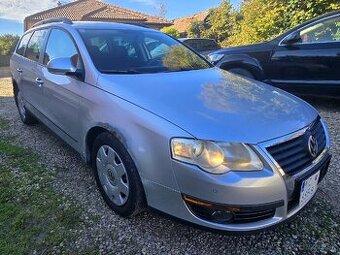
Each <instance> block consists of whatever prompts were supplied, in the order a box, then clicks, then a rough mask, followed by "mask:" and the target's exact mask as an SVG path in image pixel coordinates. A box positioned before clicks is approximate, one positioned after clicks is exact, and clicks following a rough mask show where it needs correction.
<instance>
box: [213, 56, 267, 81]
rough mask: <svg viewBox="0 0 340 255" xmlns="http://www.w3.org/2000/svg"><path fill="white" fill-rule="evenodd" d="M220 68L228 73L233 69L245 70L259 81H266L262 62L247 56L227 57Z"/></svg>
mask: <svg viewBox="0 0 340 255" xmlns="http://www.w3.org/2000/svg"><path fill="white" fill-rule="evenodd" d="M219 67H220V68H221V69H223V70H226V71H228V70H229V69H231V68H243V69H246V70H247V71H249V72H251V73H252V74H253V75H254V77H255V78H256V79H257V80H260V81H262V80H264V72H263V68H262V66H261V64H260V62H259V61H258V60H257V59H255V58H252V57H250V56H248V55H245V54H237V55H229V56H226V57H225V58H224V59H223V60H222V62H221V64H220V65H219Z"/></svg>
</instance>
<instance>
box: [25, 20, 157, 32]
mask: <svg viewBox="0 0 340 255" xmlns="http://www.w3.org/2000/svg"><path fill="white" fill-rule="evenodd" d="M49 27H62V28H66V29H67V28H69V27H72V28H75V29H121V30H140V31H157V32H158V30H155V29H152V28H148V27H145V26H142V25H141V26H139V25H131V24H125V23H114V22H98V21H73V22H72V23H71V24H69V23H64V22H51V23H47V24H42V25H38V26H35V27H32V28H31V29H29V30H28V31H26V32H25V33H27V32H31V31H34V30H37V29H41V28H49Z"/></svg>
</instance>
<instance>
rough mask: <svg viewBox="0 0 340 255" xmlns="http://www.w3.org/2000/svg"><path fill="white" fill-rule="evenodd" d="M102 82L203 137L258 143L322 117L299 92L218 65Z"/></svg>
mask: <svg viewBox="0 0 340 255" xmlns="http://www.w3.org/2000/svg"><path fill="white" fill-rule="evenodd" d="M98 86H99V87H101V88H102V89H103V90H106V91H107V92H109V93H111V94H114V95H116V96H119V97H120V98H122V99H124V100H126V101H129V102H131V103H133V104H135V105H137V106H139V107H141V108H144V109H146V110H148V111H150V112H152V113H154V114H156V115H158V116H160V117H162V118H164V119H166V120H168V121H170V122H172V123H173V124H175V125H177V126H179V127H180V128H182V129H184V130H185V131H187V132H188V133H190V134H191V135H193V136H194V137H196V138H198V139H207V140H215V141H228V142H245V143H251V144H256V143H259V142H262V141H266V140H270V139H274V138H277V137H280V136H283V135H287V134H290V133H292V132H295V131H297V130H299V129H301V128H303V127H305V126H307V125H308V124H310V123H311V122H312V121H313V120H314V119H315V118H316V117H317V112H316V111H315V110H314V108H312V107H311V106H310V105H308V104H307V103H305V102H304V101H302V100H300V99H298V98H297V97H295V96H292V95H290V94H288V93H286V92H284V91H282V90H280V89H277V88H274V87H272V86H269V85H266V84H264V83H261V82H255V81H250V80H247V79H244V78H240V77H239V76H235V75H233V74H231V73H228V72H226V71H222V70H220V69H217V68H211V69H206V70H198V71H187V72H177V73H161V74H142V75H106V74H102V75H100V77H99V79H98Z"/></svg>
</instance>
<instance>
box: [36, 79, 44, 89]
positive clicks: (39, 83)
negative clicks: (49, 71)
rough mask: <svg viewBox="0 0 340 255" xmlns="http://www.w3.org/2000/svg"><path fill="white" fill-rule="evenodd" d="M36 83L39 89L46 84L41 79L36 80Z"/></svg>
mask: <svg viewBox="0 0 340 255" xmlns="http://www.w3.org/2000/svg"><path fill="white" fill-rule="evenodd" d="M35 82H36V83H37V84H38V86H39V87H41V86H42V85H43V84H44V81H43V80H42V79H40V78H39V77H38V78H36V79H35Z"/></svg>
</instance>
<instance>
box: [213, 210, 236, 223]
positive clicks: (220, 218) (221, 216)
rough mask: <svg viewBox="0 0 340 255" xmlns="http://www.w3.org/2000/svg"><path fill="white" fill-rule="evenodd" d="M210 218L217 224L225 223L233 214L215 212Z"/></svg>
mask: <svg viewBox="0 0 340 255" xmlns="http://www.w3.org/2000/svg"><path fill="white" fill-rule="evenodd" d="M211 216H212V218H213V219H214V220H215V221H217V222H219V223H227V222H229V221H231V220H232V219H233V218H234V214H233V213H232V212H231V211H221V210H217V211H214V212H213V213H212V215H211Z"/></svg>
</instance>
